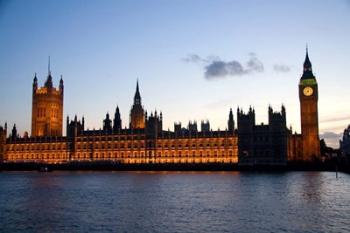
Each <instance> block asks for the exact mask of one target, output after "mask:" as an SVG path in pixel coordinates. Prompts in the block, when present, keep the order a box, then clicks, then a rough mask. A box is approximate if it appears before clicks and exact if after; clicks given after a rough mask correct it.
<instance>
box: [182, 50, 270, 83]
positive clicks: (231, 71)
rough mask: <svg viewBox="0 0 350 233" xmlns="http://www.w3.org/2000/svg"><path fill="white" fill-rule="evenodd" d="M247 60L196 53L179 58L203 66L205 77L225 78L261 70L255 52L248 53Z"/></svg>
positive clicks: (260, 64) (262, 68)
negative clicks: (204, 55)
mask: <svg viewBox="0 0 350 233" xmlns="http://www.w3.org/2000/svg"><path fill="white" fill-rule="evenodd" d="M249 56H250V58H249V60H248V61H247V62H246V65H245V66H244V65H242V63H241V62H239V61H236V60H231V61H224V60H222V59H221V58H220V57H218V56H213V55H211V56H208V57H207V58H202V57H201V56H199V55H197V54H189V55H187V57H185V58H182V59H181V60H182V61H184V62H189V63H196V64H200V65H202V66H203V68H204V77H205V78H206V79H216V78H225V77H228V76H241V75H246V74H250V73H253V72H263V71H264V65H263V63H262V62H261V61H260V60H259V59H258V58H257V57H256V55H255V53H249Z"/></svg>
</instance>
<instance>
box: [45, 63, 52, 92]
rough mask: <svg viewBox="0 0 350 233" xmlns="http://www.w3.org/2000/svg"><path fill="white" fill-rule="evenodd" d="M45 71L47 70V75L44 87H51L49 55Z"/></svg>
mask: <svg viewBox="0 0 350 233" xmlns="http://www.w3.org/2000/svg"><path fill="white" fill-rule="evenodd" d="M47 71H48V75H47V80H46V82H45V87H47V88H52V87H53V84H52V76H51V69H50V56H49V63H48V66H47Z"/></svg>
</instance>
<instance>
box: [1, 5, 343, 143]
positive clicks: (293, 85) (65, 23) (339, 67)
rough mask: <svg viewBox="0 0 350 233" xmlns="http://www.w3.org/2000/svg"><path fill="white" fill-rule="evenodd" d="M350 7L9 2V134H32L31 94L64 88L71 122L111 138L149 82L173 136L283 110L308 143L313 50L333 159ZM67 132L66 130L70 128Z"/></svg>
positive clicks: (5, 13) (5, 74)
mask: <svg viewBox="0 0 350 233" xmlns="http://www.w3.org/2000/svg"><path fill="white" fill-rule="evenodd" d="M349 22H350V1H348V0H337V1H334V0H320V1H314V0H295V1H277V0H266V1H259V0H256V1H253V0H247V1H243V0H242V1H238V0H237V1H233V0H231V1H226V0H215V1H212V0H174V1H166V0H159V1H153V0H147V1H146V0H145V1H141V0H138V1H136V0H135V1H134V0H128V1H112V0H111V1H108V0H102V1H97V0H95V1H89V0H85V1H78V0H73V1H68V0H57V1H55V0H50V1H44V0H31V1H26V0H12V1H6V0H0V51H1V52H0V64H1V65H0V82H1V85H0V109H1V110H0V113H1V114H0V125H3V124H4V123H5V122H7V123H8V125H9V127H10V128H12V125H13V124H14V123H16V125H17V129H18V131H19V133H20V134H23V133H24V131H28V132H30V127H31V104H32V82H33V77H34V73H37V77H38V80H39V85H43V83H44V82H45V80H46V77H47V74H48V57H49V56H50V57H51V73H52V76H53V80H54V85H55V86H58V82H59V78H60V75H62V76H63V80H64V85H65V93H64V118H65V117H66V116H67V115H69V116H70V117H74V115H75V114H77V115H78V117H79V118H80V117H81V116H83V115H84V116H85V121H86V123H85V125H86V127H87V128H89V129H93V128H96V129H98V128H101V127H102V120H103V119H104V118H105V115H106V113H107V112H109V113H110V114H111V115H114V111H115V108H116V107H117V105H118V106H119V108H120V111H121V116H122V120H123V125H124V126H127V125H128V124H129V112H130V108H131V105H132V101H133V96H134V93H135V87H136V80H137V79H138V80H139V84H140V92H141V96H142V104H143V105H144V107H145V109H146V110H147V111H148V113H150V112H151V111H154V110H157V111H158V112H159V111H162V112H163V126H164V128H165V129H167V128H170V130H173V123H174V122H175V121H176V122H178V121H180V122H182V125H183V126H186V125H187V124H188V121H189V120H192V121H193V120H197V122H200V121H201V120H207V119H208V120H209V121H210V125H211V128H212V129H213V130H216V129H218V128H220V129H225V128H226V127H227V120H228V114H229V109H230V108H232V109H233V111H234V117H235V121H236V109H237V107H241V108H243V109H244V110H246V111H247V110H248V108H249V106H252V107H254V108H255V112H256V124H260V123H261V122H264V123H268V122H267V111H268V106H269V105H271V106H272V107H273V108H274V110H275V111H280V108H281V105H282V104H284V105H285V107H286V111H287V126H288V127H290V126H291V127H292V128H293V131H297V132H300V105H299V97H298V82H299V79H300V76H301V74H302V65H303V62H304V59H305V48H306V44H308V48H309V57H310V60H311V62H312V65H313V72H314V74H315V76H316V78H317V81H318V88H319V102H318V109H319V124H320V137H321V138H325V139H326V142H327V143H328V144H329V145H330V146H333V147H338V140H339V138H340V137H341V135H342V132H343V130H344V129H345V128H346V127H347V125H348V124H350V105H349V102H350V95H349V86H350V77H349V74H348V72H347V70H348V68H349V67H350V59H349V56H348V55H349V54H350V45H349V41H350V24H349ZM64 123H65V122H64Z"/></svg>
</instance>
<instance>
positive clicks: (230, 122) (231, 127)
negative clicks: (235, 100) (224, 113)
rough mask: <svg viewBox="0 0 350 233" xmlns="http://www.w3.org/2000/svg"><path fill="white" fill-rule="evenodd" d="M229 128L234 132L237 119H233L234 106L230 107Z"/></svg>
mask: <svg viewBox="0 0 350 233" xmlns="http://www.w3.org/2000/svg"><path fill="white" fill-rule="evenodd" d="M227 126H228V127H227V128H228V131H230V132H233V131H234V129H235V121H234V120H233V113H232V108H230V113H229V115H228V122H227Z"/></svg>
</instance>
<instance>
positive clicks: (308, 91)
mask: <svg viewBox="0 0 350 233" xmlns="http://www.w3.org/2000/svg"><path fill="white" fill-rule="evenodd" d="M299 100H300V115H301V134H302V141H303V160H304V161H312V160H315V159H318V158H319V156H320V139H319V134H318V108H317V101H318V88H317V81H316V78H315V76H314V75H313V73H312V66H311V62H310V59H309V55H308V50H307V48H306V58H305V62H304V71H303V75H302V76H301V78H300V82H299Z"/></svg>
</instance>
